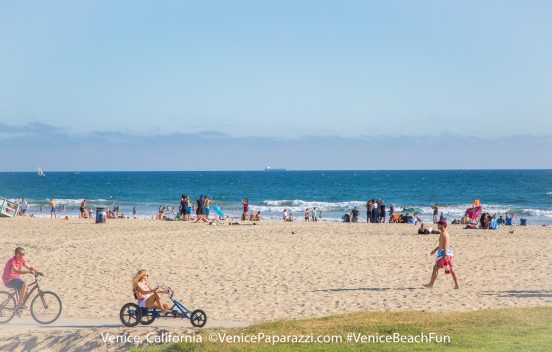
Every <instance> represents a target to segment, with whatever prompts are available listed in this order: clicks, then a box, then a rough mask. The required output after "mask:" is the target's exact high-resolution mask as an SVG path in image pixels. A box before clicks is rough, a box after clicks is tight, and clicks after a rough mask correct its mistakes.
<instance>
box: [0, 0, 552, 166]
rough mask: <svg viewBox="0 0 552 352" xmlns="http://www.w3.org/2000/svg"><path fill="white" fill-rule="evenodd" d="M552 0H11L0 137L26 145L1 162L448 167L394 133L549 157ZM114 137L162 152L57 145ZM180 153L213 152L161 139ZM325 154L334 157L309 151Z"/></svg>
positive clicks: (0, 37) (460, 156) (514, 162)
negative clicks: (397, 158)
mask: <svg viewBox="0 0 552 352" xmlns="http://www.w3.org/2000/svg"><path fill="white" fill-rule="evenodd" d="M551 10H552V2H548V1H523V2H522V1H484V2H480V1H463V2H450V1H385V2H384V1H379V2H376V1H201V2H200V1H163V2H152V1H116V2H115V1H99V0H98V1H48V2H44V1H24V2H22V1H19V2H3V3H2V5H1V10H0V147H9V146H12V145H19V151H20V154H19V155H18V157H16V158H15V159H13V160H12V159H9V161H6V160H4V161H3V162H2V161H0V171H19V170H34V169H36V167H37V165H36V164H37V163H40V164H41V165H44V166H43V167H44V168H47V169H50V170H52V169H54V170H55V169H58V170H73V169H81V170H84V169H98V170H102V169H111V168H115V169H116V168H117V167H119V168H125V169H127V170H130V169H156V168H161V169H183V170H186V169H216V168H217V167H214V166H213V163H212V162H211V161H210V160H209V159H212V158H215V159H219V158H222V156H223V155H224V156H225V157H232V158H233V159H234V160H235V158H240V159H241V158H242V157H243V158H245V159H246V160H245V161H242V160H240V161H239V162H228V163H227V162H226V161H225V162H223V163H220V164H217V165H220V167H221V168H223V167H224V168H225V169H228V168H230V169H236V168H245V169H257V168H259V167H264V165H268V164H270V163H277V164H279V165H276V166H279V167H288V168H292V167H293V168H301V169H309V168H327V169H337V168H352V169H365V168H366V169H371V168H392V169H396V168H411V167H413V168H420V167H423V168H440V167H441V166H442V162H437V161H436V160H437V158H428V161H427V162H425V161H424V162H420V163H419V165H422V166H420V167H416V165H410V164H408V165H407V164H403V163H400V162H389V161H388V160H387V159H388V158H383V156H384V155H386V151H387V150H390V149H389V145H393V148H398V149H397V150H405V151H407V152H413V153H423V152H424V148H425V147H424V148H421V147H420V148H419V149H417V148H414V147H413V146H415V145H418V144H417V143H419V142H420V141H425V142H423V143H427V142H428V141H431V143H435V145H434V146H432V147H431V148H430V149H432V150H435V151H436V152H439V150H441V148H442V146H443V144H446V143H449V142H450V144H451V146H452V145H457V146H458V147H457V149H453V150H449V151H448V155H454V156H456V157H457V160H456V162H455V163H452V164H451V167H454V166H456V167H457V168H478V167H481V164H483V165H488V163H484V162H482V161H480V160H475V159H474V158H473V157H472V155H473V153H476V152H477V151H480V149H478V148H485V149H484V150H490V151H493V150H495V149H496V150H497V152H508V153H510V154H509V155H513V154H512V153H516V154H515V155H517V154H519V155H520V158H516V159H513V158H511V159H510V161H509V162H492V163H491V164H492V165H494V167H506V168H518V167H519V168H522V167H543V168H544V167H552V165H551V164H550V162H548V161H546V160H543V159H542V158H540V157H541V156H544V157H546V153H544V152H541V151H540V150H539V149H538V148H540V147H542V145H543V144H542V143H544V145H546V146H550V145H551V144H552V143H551V140H552V118H551V115H552V114H551V113H552V99H550V98H551V96H550V95H551V93H550V92H552V45H550V38H552V25H551V24H550V18H549V17H550V16H549V14H550V13H552V11H551ZM115 136H116V137H115ZM175 136H176V138H175ZM114 139H115V140H116V143H119V144H117V145H118V147H117V148H115V146H114V145H113V143H115V141H114ZM91 140H94V141H95V143H96V144H95V145H94V146H91V144H90V141H91ZM137 140H140V141H141V142H140V143H136V141H137ZM45 141H52V143H50V144H48V143H46V144H45V145H44V146H43V148H46V149H45V150H40V151H37V146H39V145H43V144H44V143H45ZM375 141H378V142H375ZM436 141H439V143H437V142H436ZM474 141H477V143H474ZM505 141H509V142H505ZM169 143H170V144H169ZM194 143H195V144H194ZM420 143H422V142H420ZM503 143H504V144H505V145H507V147H504V145H503ZM539 143H541V144H539ZM510 144H513V145H511V146H510ZM206 145H208V147H207V146H206ZM332 145H337V146H339V148H341V147H344V148H345V150H347V152H343V150H341V149H339V148H337V149H332V148H331V146H332ZM374 145H377V148H379V149H376V150H375V152H374V153H366V152H365V150H366V149H371V148H372V147H373V146H374ZM289 146H293V147H294V148H288V147H289ZM345 146H348V147H351V146H353V147H355V148H359V149H358V150H353V151H351V152H349V149H348V147H345ZM476 146H477V148H476ZM499 146H503V147H502V148H499ZM113 148H115V149H116V150H117V151H118V153H119V155H129V156H130V155H134V156H144V155H146V154H147V153H149V152H151V151H160V153H157V154H158V155H157V157H158V158H159V160H156V161H155V162H153V161H148V160H147V159H145V158H142V159H140V158H139V159H140V160H142V161H141V163H139V162H134V161H133V162H131V160H127V161H126V162H127V164H125V163H118V164H117V163H114V165H111V164H109V165H108V164H106V163H105V162H102V159H98V160H94V161H93V158H89V159H88V160H89V162H88V163H84V162H83V163H81V164H79V163H78V162H77V161H74V160H67V159H64V158H62V157H61V156H60V155H59V153H64V151H67V150H78V151H79V154H82V153H83V154H84V155H90V154H93V153H94V152H96V153H98V154H102V155H105V154H107V155H109V153H110V152H111V151H112V150H114V149H113ZM156 148H157V149H156ZM393 148H391V149H392V150H395V149H393ZM175 149H180V150H188V151H192V152H199V151H201V150H204V151H206V152H208V153H209V154H208V155H206V158H205V160H204V161H198V160H194V161H193V162H191V161H190V162H189V163H184V164H182V165H180V166H174V165H172V164H171V161H172V157H169V156H165V152H164V151H173V150H175ZM449 149H450V148H449ZM510 149H512V150H511V151H510ZM230 150H232V151H233V152H234V153H242V154H239V155H236V154H232V155H229V153H228V151H230ZM261 150H262V152H263V154H259V153H260V151H261ZM549 150H550V149H549ZM378 151H379V152H378ZM522 151H525V152H527V151H530V153H531V156H527V153H525V154H524V153H522ZM136 153H138V154H136ZM140 153H142V154H140ZM143 153H146V154H143ZM317 153H318V154H320V153H324V155H325V156H327V157H326V158H324V157H322V159H321V160H318V159H317V158H314V157H307V155H313V154H317ZM168 154H170V153H168ZM366 154H371V155H372V156H373V155H376V154H378V155H380V156H382V160H381V161H376V159H375V158H371V159H367V160H365V159H366V158H365V157H364V155H366ZM541 154H542V155H541ZM247 155H250V156H251V157H249V158H248V157H247ZM358 155H362V157H358ZM253 157H254V158H255V159H256V160H252V159H253ZM330 157H331V158H330ZM37 158H39V159H40V160H36V159H37ZM425 158H426V155H423V156H422V155H420V157H418V158H417V159H420V160H423V159H425ZM444 158H447V156H446V155H445V154H443V155H442V158H440V159H441V160H442V159H444ZM532 158H534V160H533V159H532ZM331 159H334V160H333V161H331ZM336 159H340V160H339V161H337V160H336ZM393 159H394V158H392V160H393ZM271 160H273V161H271ZM546 163H549V164H546ZM503 164H504V165H503Z"/></svg>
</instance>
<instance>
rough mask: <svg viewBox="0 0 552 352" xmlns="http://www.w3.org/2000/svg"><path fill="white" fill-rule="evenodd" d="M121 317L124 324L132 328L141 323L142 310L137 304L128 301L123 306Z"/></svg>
mask: <svg viewBox="0 0 552 352" xmlns="http://www.w3.org/2000/svg"><path fill="white" fill-rule="evenodd" d="M119 318H120V319H121V323H123V325H124V326H128V327H129V328H132V327H134V326H136V325H138V323H140V320H141V319H142V312H141V311H140V308H139V307H138V306H137V305H136V304H134V303H127V304H125V305H124V306H123V308H121V311H120V312H119Z"/></svg>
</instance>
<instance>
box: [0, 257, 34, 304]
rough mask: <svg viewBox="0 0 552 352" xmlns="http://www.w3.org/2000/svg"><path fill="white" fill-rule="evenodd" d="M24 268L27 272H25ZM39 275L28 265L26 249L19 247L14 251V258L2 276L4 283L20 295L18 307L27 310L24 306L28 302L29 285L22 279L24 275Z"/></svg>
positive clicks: (7, 264)
mask: <svg viewBox="0 0 552 352" xmlns="http://www.w3.org/2000/svg"><path fill="white" fill-rule="evenodd" d="M23 268H25V269H27V270H23ZM35 273H38V270H37V269H36V268H33V267H32V266H30V265H27V261H26V260H25V249H24V248H22V247H17V248H16V249H15V251H14V256H13V257H12V258H11V259H10V260H8V262H7V263H6V265H5V266H4V273H3V274H2V281H3V282H4V285H5V286H6V287H8V288H12V289H14V290H16V291H17V293H18V295H19V302H17V305H18V306H19V307H20V308H26V307H25V306H23V304H24V303H25V301H26V300H27V297H26V296H27V294H28V292H27V284H26V283H25V281H23V280H22V279H21V275H22V274H35Z"/></svg>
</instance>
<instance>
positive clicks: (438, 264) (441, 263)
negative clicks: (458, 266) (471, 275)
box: [435, 256, 454, 269]
mask: <svg viewBox="0 0 552 352" xmlns="http://www.w3.org/2000/svg"><path fill="white" fill-rule="evenodd" d="M445 258H446V259H447V260H448V265H449V267H451V268H452V267H453V266H454V259H453V257H452V256H448V257H441V258H439V259H438V260H437V261H435V266H436V267H438V268H439V269H442V268H443V267H444V266H445V265H444V263H445Z"/></svg>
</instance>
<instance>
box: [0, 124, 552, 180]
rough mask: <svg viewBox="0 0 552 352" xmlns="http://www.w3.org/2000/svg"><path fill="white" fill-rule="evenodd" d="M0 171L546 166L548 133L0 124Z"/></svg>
mask: <svg viewBox="0 0 552 352" xmlns="http://www.w3.org/2000/svg"><path fill="white" fill-rule="evenodd" d="M0 148H2V150H4V151H5V152H4V153H3V156H2V160H1V161H0V171H29V170H34V169H35V168H36V167H37V166H38V165H41V166H42V167H44V168H45V169H47V170H50V171H54V170H80V171H87V170H260V169H262V168H264V167H265V166H266V165H271V166H273V167H284V168H287V169H464V168H483V169H486V168H552V161H551V160H550V158H549V157H548V151H549V150H552V136H540V137H536V136H505V137H500V138H493V139H482V138H475V137H462V136H455V135H442V136H437V137H436V136H415V137H413V136H366V135H363V136H359V137H340V136H314V135H309V136H303V137H298V138H281V137H279V138H271V137H262V136H258V137H232V136H229V135H227V134H225V133H222V132H218V131H204V132H200V133H179V132H174V133H170V134H160V133H154V134H136V133H128V132H122V131H94V132H88V133H73V132H71V131H68V130H65V129H62V128H59V127H56V126H51V125H46V124H41V123H33V124H28V125H24V126H17V125H7V124H0Z"/></svg>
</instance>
